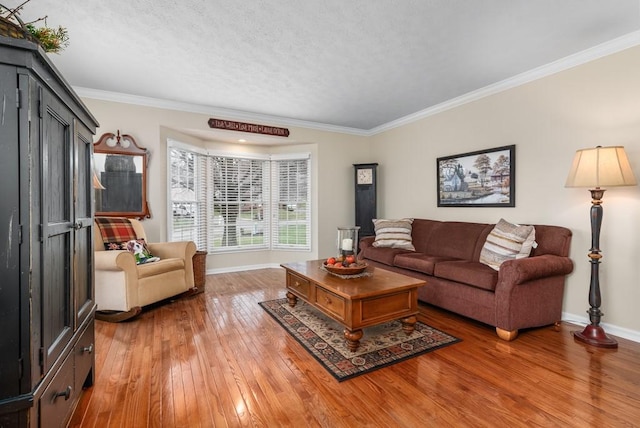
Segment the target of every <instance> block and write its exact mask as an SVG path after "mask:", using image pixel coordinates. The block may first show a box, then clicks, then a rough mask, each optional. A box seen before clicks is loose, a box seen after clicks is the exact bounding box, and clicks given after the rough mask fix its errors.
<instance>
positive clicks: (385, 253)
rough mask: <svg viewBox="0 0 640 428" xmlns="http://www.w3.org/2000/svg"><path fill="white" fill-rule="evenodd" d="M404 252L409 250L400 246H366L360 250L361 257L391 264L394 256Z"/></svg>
mask: <svg viewBox="0 0 640 428" xmlns="http://www.w3.org/2000/svg"><path fill="white" fill-rule="evenodd" d="M404 253H411V251H409V250H403V249H402V248H386V247H383V248H378V247H366V248H364V249H363V250H362V258H364V259H369V260H373V261H374V262H378V263H383V264H385V265H389V266H393V262H394V259H395V257H396V256H397V255H398V254H404Z"/></svg>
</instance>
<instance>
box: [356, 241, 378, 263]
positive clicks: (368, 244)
mask: <svg viewBox="0 0 640 428" xmlns="http://www.w3.org/2000/svg"><path fill="white" fill-rule="evenodd" d="M375 240H376V237H375V236H365V237H364V238H361V239H360V242H359V243H358V260H362V258H363V257H362V253H363V251H364V250H365V249H367V248H369V247H371V246H372V245H373V242H374V241H375Z"/></svg>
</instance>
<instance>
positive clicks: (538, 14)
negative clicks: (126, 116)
mask: <svg viewBox="0 0 640 428" xmlns="http://www.w3.org/2000/svg"><path fill="white" fill-rule="evenodd" d="M21 2H22V0H20V1H13V2H11V1H8V0H2V3H4V4H5V5H6V6H8V7H12V6H16V5H17V4H19V3H21ZM44 15H48V25H49V26H57V25H63V26H66V27H67V28H68V30H69V35H70V39H71V45H70V46H69V47H68V48H67V49H66V50H65V51H64V52H62V53H61V54H60V55H51V58H52V60H53V62H54V63H55V64H56V66H57V67H58V68H59V69H60V70H61V72H62V73H63V74H64V75H65V77H66V79H67V80H68V81H69V83H71V85H73V86H74V87H77V88H87V89H92V90H101V91H108V92H116V93H121V94H128V95H136V96H142V97H150V98H155V99H160V100H170V101H178V102H182V103H189V104H195V105H199V106H210V107H212V108H214V109H216V111H220V109H223V110H224V109H230V110H239V111H242V112H248V113H255V114H258V115H267V116H273V117H274V118H273V119H274V121H275V122H277V117H280V118H285V119H297V120H302V121H307V122H314V123H317V124H326V125H333V126H339V127H347V128H355V129H360V130H370V129H372V128H375V127H379V126H381V125H384V124H386V123H389V122H392V121H395V120H398V119H400V118H403V117H405V116H407V115H411V114H413V113H416V112H418V111H421V110H424V109H427V108H429V107H432V106H434V105H438V104H440V103H443V102H445V101H447V100H450V99H453V98H455V97H459V96H461V95H464V94H466V93H469V92H472V91H474V90H477V89H479V88H483V87H486V86H488V85H491V84H495V83H496V82H500V81H503V80H505V79H508V78H511V77H513V76H516V75H518V74H521V73H523V72H526V71H528V70H532V69H535V68H537V67H540V66H543V65H545V64H549V63H551V62H553V61H557V60H559V59H562V58H565V57H567V56H569V55H571V54H574V53H577V52H580V51H583V50H585V49H588V48H591V47H593V46H596V45H599V44H602V43H605V42H608V41H610V40H612V39H615V38H618V37H621V36H623V35H626V34H629V33H632V32H635V31H637V30H638V29H639V28H640V1H639V0H615V1H602V0H562V1H560V0H536V1H531V0H508V1H507V0H482V1H478V0H402V1H400V0H348V1H345V0H323V1H309V0H305V1H302V0H273V1H264V0H262V1H261V0H256V1H231V0H209V1H206V0H192V1H181V2H177V1H175V0H174V1H169V0H109V1H104V0H67V1H60V0H32V1H31V2H30V3H28V4H27V6H26V8H25V10H24V11H23V13H22V17H23V20H25V21H26V20H28V19H33V18H35V17H40V16H44Z"/></svg>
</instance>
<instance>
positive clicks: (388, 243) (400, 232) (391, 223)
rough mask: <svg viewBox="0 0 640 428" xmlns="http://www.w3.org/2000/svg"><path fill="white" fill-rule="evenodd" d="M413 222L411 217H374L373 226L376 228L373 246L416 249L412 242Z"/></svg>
mask: <svg viewBox="0 0 640 428" xmlns="http://www.w3.org/2000/svg"><path fill="white" fill-rule="evenodd" d="M411 223H413V219H410V218H403V219H400V220H385V219H373V226H374V228H375V230H376V239H375V241H373V246H374V247H379V248H402V249H404V250H411V251H414V250H415V248H414V246H413V243H412V242H411Z"/></svg>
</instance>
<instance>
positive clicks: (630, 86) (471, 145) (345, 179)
mask: <svg viewBox="0 0 640 428" xmlns="http://www.w3.org/2000/svg"><path fill="white" fill-rule="evenodd" d="M639 70H640V47H636V48H633V49H629V50H627V51H623V52H621V53H618V54H614V55H611V56H608V57H605V58H602V59H599V60H596V61H593V62H591V63H588V64H585V65H582V66H579V67H576V68H573V69H570V70H567V71H564V72H561V73H558V74H556V75H553V76H550V77H547V78H543V79H540V80H538V81H535V82H532V83H528V84H526V85H522V86H520V87H517V88H515V89H510V90H507V91H504V92H501V93H499V94H496V95H493V96H489V97H486V98H484V99H481V100H478V101H474V102H471V103H468V104H466V105H463V106H461V107H458V108H455V109H452V110H449V111H446V112H443V113H440V114H437V115H434V116H431V117H428V118H425V119H422V120H420V121H417V122H413V123H411V124H408V125H404V126H402V127H399V128H395V129H393V130H390V131H386V132H384V133H380V134H378V135H375V136H372V137H368V138H367V137H357V136H352V135H345V134H339V133H332V132H323V131H318V130H311V129H304V128H290V129H291V137H290V138H291V139H292V140H295V141H298V142H301V143H304V144H300V145H298V146H296V147H291V148H283V147H277V148H271V149H268V150H271V151H274V152H281V151H284V150H292V151H310V152H311V153H312V156H313V163H312V168H313V169H312V176H313V183H314V184H313V189H312V199H313V207H312V211H313V216H314V221H315V222H316V223H315V224H314V226H316V227H314V231H313V235H312V239H313V250H312V251H311V253H286V252H284V253H283V252H278V253H269V252H265V253H260V252H250V253H240V254H235V255H227V256H223V255H210V256H209V257H208V260H207V262H208V269H219V268H224V269H234V268H240V267H241V266H246V265H250V266H256V265H261V264H272V263H280V262H286V261H293V260H303V259H308V258H315V257H325V256H327V255H329V254H332V252H333V250H334V246H335V238H336V232H335V231H336V227H337V226H341V225H348V224H353V217H354V208H353V199H354V195H353V167H352V164H353V163H364V162H378V163H379V164H380V166H379V186H380V191H379V195H378V199H379V204H380V205H379V212H378V216H379V217H406V216H412V217H422V218H434V219H441V220H463V221H477V222H491V223H493V222H496V221H497V220H499V219H500V217H504V218H505V219H507V220H511V221H514V222H522V223H546V224H554V225H562V226H566V227H569V228H570V229H572V230H573V232H574V239H573V244H572V250H571V257H572V259H573V260H574V262H575V265H576V266H575V271H574V273H573V274H572V275H570V276H569V278H568V281H567V289H566V293H565V304H564V311H565V313H566V316H567V317H568V318H574V319H584V318H585V317H586V315H585V311H586V310H587V309H588V301H587V293H588V286H589V262H588V258H587V253H588V251H589V248H590V246H591V244H590V226H589V208H590V197H589V192H588V191H587V190H586V189H567V188H565V187H564V182H565V179H566V175H567V173H568V169H569V166H570V163H571V160H572V158H573V154H574V153H575V151H576V150H577V149H580V148H585V147H593V146H596V145H605V146H606V145H624V146H625V147H626V150H627V153H628V155H629V157H630V161H631V164H632V167H633V168H634V172H635V173H636V176H637V177H638V178H640V73H639V72H638V71H639ZM84 101H85V102H86V104H87V106H88V107H89V109H90V110H91V111H92V113H93V114H94V115H95V117H96V118H97V119H98V121H99V122H100V124H101V128H100V129H99V130H98V133H97V135H98V136H99V135H101V134H102V133H104V132H114V131H115V130H116V129H120V130H121V132H123V133H129V134H132V135H133V136H134V137H135V138H136V139H137V140H138V142H139V143H140V144H141V145H142V146H145V147H147V148H148V149H149V150H150V151H151V162H150V166H149V170H150V171H149V172H150V177H151V183H150V187H149V202H150V204H151V210H152V214H153V217H152V218H151V219H150V220H148V221H147V222H146V223H147V224H146V227H147V229H148V233H149V237H150V239H165V238H166V226H165V224H166V220H167V215H166V204H167V201H166V196H167V195H166V181H167V178H166V139H167V137H172V138H176V139H178V140H182V141H184V142H187V143H192V144H200V145H202V146H203V147H207V145H209V146H213V145H216V144H215V143H206V142H202V141H199V140H197V139H193V138H189V137H186V136H184V135H183V134H182V133H181V132H179V131H178V130H180V129H187V128H190V129H203V130H204V129H207V120H208V116H206V115H202V114H195V113H186V112H176V111H169V110H163V109H156V108H149V107H140V106H133V105H127V104H119V103H114V102H107V101H98V100H92V99H85V100H84ZM274 125H277V124H274ZM509 144H515V145H516V192H517V197H516V207H515V208H501V209H500V208H437V207H436V172H435V171H436V170H435V164H436V158H437V157H439V156H447V155H453V154H459V153H465V152H469V151H475V150H481V149H485V148H492V147H498V146H503V145H509ZM244 150H265V149H264V148H250V147H249V148H246V147H245V148H244ZM639 220H640V188H639V187H631V188H614V189H609V190H608V191H607V193H606V194H605V196H604V222H603V226H602V237H601V242H600V244H601V249H602V252H603V255H604V257H603V260H602V264H601V269H600V272H601V284H602V301H603V304H602V310H603V312H604V313H605V317H604V318H603V322H604V323H605V326H606V325H609V324H610V325H612V326H613V327H614V328H615V329H614V331H615V332H616V333H618V334H620V333H623V332H627V333H629V334H627V336H633V337H636V338H640V317H639V316H638V315H637V313H638V311H637V304H638V302H640V260H639V257H640V248H639V247H640V231H639V229H640V226H638V224H639Z"/></svg>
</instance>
